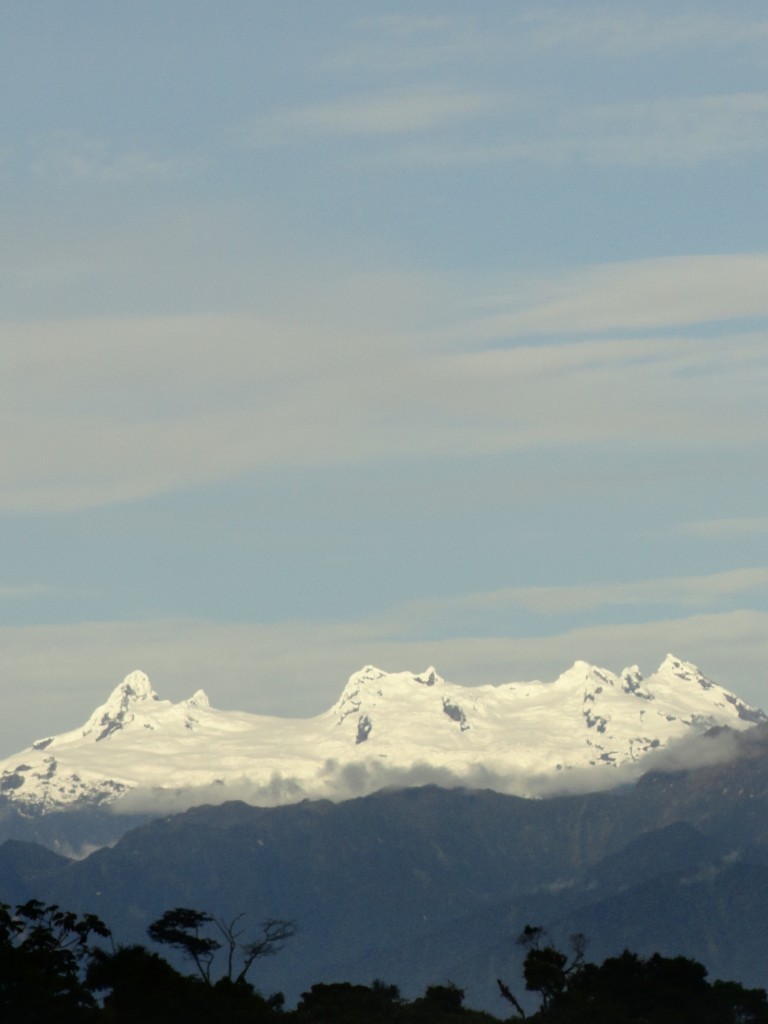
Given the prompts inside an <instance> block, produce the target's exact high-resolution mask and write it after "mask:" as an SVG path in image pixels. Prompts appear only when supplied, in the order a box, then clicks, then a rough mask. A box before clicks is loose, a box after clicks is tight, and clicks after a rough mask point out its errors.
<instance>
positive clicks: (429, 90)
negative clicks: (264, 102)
mask: <svg viewBox="0 0 768 1024" xmlns="http://www.w3.org/2000/svg"><path fill="white" fill-rule="evenodd" d="M499 103H500V100H499V98H498V97H497V96H494V95H491V94H487V93H482V92H477V91H474V90H466V91H465V90H461V89H457V88H454V87H452V86H442V87H441V86H428V87H421V88H414V89H397V90H392V91H386V92H378V93H369V94H363V95H354V96H343V97H340V98H338V99H335V100H332V101H329V102H325V103H317V104H313V105H310V106H305V107H294V108H290V109H287V110H282V111H278V112H276V113H275V114H274V115H272V116H271V117H269V118H265V119H262V120H260V121H257V122H256V123H255V124H254V125H253V126H252V128H251V130H250V131H249V139H250V141H251V142H253V143H255V144H270V143H276V142H290V141H291V140H292V139H294V138H296V139H303V140H306V136H307V134H308V133H309V134H314V135H319V136H343V135H346V136H357V137H363V138H369V137H377V136H397V135H408V134H412V133H414V132H422V131H425V130H429V129H433V128H436V127H444V126H445V125H448V124H452V123H454V122H456V121H464V120H467V119H469V118H473V117H476V116H477V115H479V114H484V113H487V112H488V111H490V110H493V109H494V108H496V107H498V106H499Z"/></svg>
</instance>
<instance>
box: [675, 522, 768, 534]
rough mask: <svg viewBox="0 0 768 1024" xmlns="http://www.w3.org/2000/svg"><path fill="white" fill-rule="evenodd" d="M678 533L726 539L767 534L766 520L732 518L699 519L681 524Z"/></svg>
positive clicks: (767, 524) (767, 523) (767, 525)
mask: <svg viewBox="0 0 768 1024" xmlns="http://www.w3.org/2000/svg"><path fill="white" fill-rule="evenodd" d="M678 530H679V532H680V533H685V534H688V535H689V536H692V537H706V538H713V539H717V538H720V537H722V538H728V537H743V536H747V535H749V534H760V533H768V519H765V518H763V519H760V518H753V519H748V518H738V517H737V518H733V519H699V520H697V521H695V522H690V523H683V524H682V525H681V526H680V527H679V528H678Z"/></svg>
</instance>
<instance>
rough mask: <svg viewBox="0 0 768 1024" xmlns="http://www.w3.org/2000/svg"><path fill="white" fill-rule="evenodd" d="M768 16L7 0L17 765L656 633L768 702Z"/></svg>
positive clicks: (503, 6)
mask: <svg viewBox="0 0 768 1024" xmlns="http://www.w3.org/2000/svg"><path fill="white" fill-rule="evenodd" d="M766 66H768V11H766V8H765V4H764V3H763V2H751V0H733V2H732V3H730V4H727V5H725V4H722V3H721V2H712V3H709V2H705V0H701V2H695V3H686V2H684V0H683V2H680V3H676V4H674V5H670V4H668V3H662V2H656V0H646V2H644V3H642V4H637V3H633V2H628V0H611V2H610V3H607V2H606V3H593V2H589V0H567V2H565V0H563V2H548V0H536V2H534V0H503V2H502V0H482V2H478V3H475V4H467V3H465V2H460V0H439V2H436V0H421V2H420V3H418V4H414V3H408V2H404V0H388V2H387V3H382V2H372V0H324V2H323V3H309V2H306V0H300V2H299V0H280V2H279V3H273V2H266V0H218V2H217V3H215V4H213V3H209V2H200V0H164V2H163V3H162V4H157V3H154V2H149V0H130V2H128V0H119V2H116V0H68V2H67V3H66V4H63V3H55V2H53V0H45V2H43V0H6V2H5V3H3V4H2V6H1V7H0V95H2V97H3V99H2V101H1V102H0V112H1V114H2V133H1V134H0V204H1V206H0V210H1V216H2V224H3V230H2V242H1V243H0V353H1V355H2V374H0V389H1V391H2V396H1V400H0V419H1V422H2V431H1V432H0V659H1V661H0V673H1V675H0V678H1V679H2V689H3V714H2V716H0V755H3V756H5V755H9V754H11V753H13V752H14V751H15V750H20V749H22V748H23V747H24V746H26V745H27V744H29V743H30V742H31V741H32V740H34V739H36V738H38V737H40V736H45V735H49V734H50V733H52V732H59V731H62V730H63V729H69V728H74V727H76V726H77V725H79V724H80V723H81V722H83V721H85V720H86V719H87V718H88V716H89V715H90V713H91V711H92V710H93V708H94V707H95V706H96V705H98V704H99V703H101V702H102V701H103V700H105V699H106V697H107V695H108V694H109V692H110V691H111V690H112V688H113V687H114V686H116V685H117V684H118V683H119V682H120V680H121V679H122V678H123V676H124V675H126V674H127V673H128V672H130V671H132V670H133V669H136V668H140V669H142V670H144V671H145V672H147V673H148V674H149V676H150V678H151V679H152V682H153V684H154V686H155V689H156V690H157V691H158V693H159V694H160V695H161V696H162V697H167V698H170V699H172V700H180V699H182V698H185V697H187V696H189V695H191V694H192V693H193V692H194V691H195V690H197V689H198V688H200V687H202V688H204V689H205V690H206V691H207V692H208V694H209V696H210V699H211V702H212V703H213V704H214V705H215V706H218V707H222V708H237V709H239V710H246V711H253V712H258V713H264V714H281V715H302V716H303V715H312V714H317V713H319V712H320V711H322V710H324V709H325V708H326V707H328V706H329V705H330V704H331V703H333V701H334V700H335V699H336V698H337V697H338V695H339V693H340V692H341V689H342V687H343V685H344V683H345V681H346V679H347V677H348V676H349V675H350V674H351V673H352V672H354V671H356V670H358V669H359V668H361V667H362V666H363V665H366V664H375V665H378V666H379V667H381V668H383V669H386V670H389V671H400V670H405V669H410V670H413V671H421V670H423V669H424V668H425V667H427V666H428V665H435V666H436V667H437V669H438V671H439V672H440V674H441V675H443V676H444V677H445V678H447V679H449V680H451V681H452V682H457V683H463V684H467V685H471V684H477V683H501V682H506V681H513V680H530V679H542V680H551V679H554V678H555V677H556V676H557V675H558V674H559V673H560V672H562V671H564V670H566V669H567V668H568V667H569V666H570V665H571V664H572V663H573V661H575V660H576V659H583V660H586V661H589V662H593V663H596V664H598V665H600V666H603V667H606V668H609V669H611V670H612V671H619V670H621V669H622V668H623V667H624V666H626V665H632V664H639V665H640V667H641V669H642V670H643V671H645V672H646V673H650V672H652V671H653V670H654V669H655V668H656V667H657V666H658V664H659V663H660V662H661V661H662V660H663V658H664V656H665V655H666V653H667V652H668V651H672V652H674V653H675V654H676V655H678V656H679V657H681V658H683V659H684V660H687V661H692V662H694V663H696V664H698V665H699V666H700V667H701V669H702V670H703V671H704V672H705V673H706V674H708V675H710V676H711V677H713V678H714V679H716V680H717V681H718V682H720V683H721V684H722V685H724V686H727V687H729V688H730V689H732V690H734V691H735V692H737V693H739V694H740V695H741V696H742V697H744V698H745V699H747V700H749V701H751V702H753V703H755V704H758V705H762V706H763V707H768V673H767V672H766V667H765V666H766V664H767V663H768V484H767V483H766V479H767V477H768V474H767V473H766V470H767V469H768V460H767V458H766V441H767V439H768V333H767V329H768V246H767V245H766V232H765V224H766V212H767V211H766V184H767V182H766V177H767V175H766V166H767V160H766V158H767V156H768V79H767V78H766V70H765V69H766Z"/></svg>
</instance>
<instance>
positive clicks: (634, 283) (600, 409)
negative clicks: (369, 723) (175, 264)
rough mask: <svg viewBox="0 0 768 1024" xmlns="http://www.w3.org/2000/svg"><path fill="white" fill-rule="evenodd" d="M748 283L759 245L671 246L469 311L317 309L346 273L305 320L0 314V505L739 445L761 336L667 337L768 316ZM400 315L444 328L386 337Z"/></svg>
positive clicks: (762, 354)
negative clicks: (652, 256) (333, 469)
mask: <svg viewBox="0 0 768 1024" xmlns="http://www.w3.org/2000/svg"><path fill="white" fill-rule="evenodd" d="M767 275H768V257H766V256H764V255H762V254H754V255H753V254H745V255H733V256H713V257H698V256H694V257H675V258H669V259H660V260H645V261H638V262H634V263H627V264H608V265H604V266H598V267H593V268H590V269H588V270H585V271H578V272H574V273H571V274H564V275H561V277H560V278H559V280H558V281H556V283H555V284H554V285H552V284H551V283H548V282H543V281H538V282H537V281H535V280H533V281H524V280H522V279H521V280H518V281H516V282H515V283H514V286H513V287H512V288H510V289H508V290H507V291H506V293H505V294H503V295H502V296H500V297H499V296H496V297H493V298H491V299H488V300H484V301H483V300H481V299H480V298H479V297H477V298H475V297H473V296H472V295H471V294H470V295H467V296H464V297H462V298H461V300H460V301H459V300H457V299H456V298H455V297H453V298H446V296H447V293H448V282H440V281H439V280H435V281H433V282H429V283H428V285H427V286H426V287H425V288H423V289H422V290H421V292H420V293H419V294H418V295H417V296H414V283H413V282H409V281H405V280H403V281H401V282H399V281H398V279H397V278H395V277H388V276H387V275H383V276H382V277H381V278H380V280H381V284H380V285H379V286H377V278H376V276H375V275H373V276H372V277H371V279H370V280H368V281H367V282H364V288H365V289H366V290H367V292H370V293H371V294H372V295H373V294H375V293H376V292H377V291H378V289H379V288H384V289H385V291H386V294H387V295H388V297H389V300H390V301H389V308H387V309H378V308H376V306H375V305H372V306H369V307H367V308H366V301H367V300H366V299H365V298H364V297H363V298H362V299H360V298H359V297H358V300H357V301H358V302H359V303H360V305H359V306H358V307H356V306H355V304H354V302H351V303H349V304H346V305H342V306H339V307H336V308H335V309H334V308H332V299H333V296H334V295H337V294H339V293H340V292H342V291H346V290H349V291H350V292H351V293H352V294H355V293H356V292H357V293H359V292H360V286H361V285H360V279H359V278H357V279H356V278H354V277H352V278H351V279H350V280H349V282H348V283H347V284H346V285H345V286H343V285H341V284H339V283H337V284H336V285H335V286H334V289H333V290H332V291H331V292H330V293H329V295H328V296H326V298H325V300H324V303H326V304H327V305H326V306H325V307H324V316H323V318H322V320H321V321H320V322H318V321H317V318H316V309H315V308H314V307H313V304H312V303H311V302H308V303H307V308H306V309H304V308H302V307H301V305H300V304H299V305H298V308H296V309H294V311H293V314H292V315H290V316H289V315H280V314H279V313H274V314H269V315H264V314H258V313H244V314H240V315H222V316H219V315H200V316H195V315H187V316H167V317H134V318H124V319H121V318H103V319H88V320H71V321H65V320H62V321H58V322H50V323H37V324H34V323H28V324H6V325H5V327H4V338H5V344H6V350H7V357H6V360H5V364H4V375H3V380H2V382H0V399H2V405H1V406H0V409H1V411H0V426H2V432H0V476H1V479H2V488H1V489H0V509H6V510H25V509H33V508H49V509H50V508H54V509H71V508H78V507H84V506H88V505H99V504H105V503H111V502H120V501H129V500H135V499H140V498H143V497H146V496H149V495H152V494H158V493H163V492H167V491H171V490H176V489H180V488H184V487H188V486H194V485H199V484H204V483H208V482H212V481H217V480H222V479H227V478H233V477H238V476H242V475H243V474H246V473H251V472H257V471H258V470H260V469H263V468H265V467H270V466H277V465H280V466H294V467H301V466H308V465H324V464H325V465H331V464H336V465H343V464H355V463H362V462H363V461H367V462H371V461H374V462H375V461H376V460H381V459H391V458H394V457H397V458H405V459H407V460H419V459H430V458H435V457H444V456H456V455H460V456H461V455H463V456H468V455H487V454H496V453H509V452H523V451H533V450H537V449H542V448H553V447H559V448H562V449H564V450H568V449H572V448H574V446H582V447H583V446H585V445H590V444H595V445H600V446H601V447H602V448H605V446H606V445H607V446H618V445H621V444H626V443H631V444H639V445H643V446H646V447H648V448H663V449H664V450H665V451H667V452H668V451H670V450H671V449H672V450H673V449H677V450H680V451H683V450H692V449H695V448H702V447H703V446H706V447H707V449H708V450H710V451H712V450H716V449H727V448H729V447H733V446H735V445H744V446H754V445H759V444H762V442H763V440H764V437H765V430H766V426H767V420H766V416H767V414H766V404H765V387H766V383H767V382H768V361H767V360H766V346H765V336H764V334H763V333H760V332H759V331H757V330H755V329H753V330H752V332H751V333H747V332H742V333H736V332H735V331H734V330H733V329H732V328H729V329H728V330H725V329H723V328H720V329H719V331H718V330H715V331H714V333H713V332H712V331H711V330H710V331H709V332H708V333H707V334H702V336H699V337H689V336H685V335H679V336H676V335H675V334H674V333H670V332H671V331H673V330H674V329H676V328H677V329H684V330H686V331H688V330H689V329H690V328H691V327H692V326H697V327H701V326H702V324H703V323H704V322H705V321H706V323H707V325H709V326H710V327H712V326H713V325H716V324H717V323H718V322H722V321H734V320H748V321H754V320H755V318H758V317H761V316H764V315H766V314H768V301H767V300H766V291H765V288H764V281H765V280H766V279H768V278H767ZM398 300H401V301H398ZM401 308H407V309H408V311H409V315H411V316H413V315H416V316H417V317H418V319H419V320H420V321H422V322H429V321H432V322H434V323H436V324H438V325H439V324H444V323H445V322H446V317H447V315H449V314H450V315H451V317H452V320H453V323H452V324H451V326H450V327H443V328H440V327H439V326H438V327H437V328H436V329H433V330H430V331H423V330H422V331H419V330H407V329H404V328H403V326H402V324H401V323H400V321H399V319H398V317H399V316H400V312H399V310H400V309H401ZM478 308H480V314H479V315H478V313H477V310H478ZM340 310H341V312H340ZM753 326H754V325H753ZM662 328H664V329H666V331H667V334H666V335H661V336H658V335H657V336H649V337H638V336H635V337H632V336H631V332H633V331H634V332H644V331H658V330H661V329H662ZM608 332H616V334H618V335H619V337H610V336H609V335H608V336H606V335H607V334H608ZM624 333H629V334H630V336H625V337H622V336H620V335H621V334H624ZM563 335H565V336H567V338H568V341H567V343H563V341H562V336H563ZM537 338H540V339H542V340H545V341H546V343H545V344H542V340H537ZM651 395H652V396H653V402H652V411H651V408H650V406H649V405H648V403H647V402H646V401H645V400H644V398H643V396H651Z"/></svg>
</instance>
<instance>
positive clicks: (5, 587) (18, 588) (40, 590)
mask: <svg viewBox="0 0 768 1024" xmlns="http://www.w3.org/2000/svg"><path fill="white" fill-rule="evenodd" d="M54 593H56V588H55V587H52V586H49V585H48V584H45V583H21V584H18V585H14V584H7V583H5V584H0V600H2V601H26V600H32V599H34V598H36V597H49V596H50V595H51V594H54Z"/></svg>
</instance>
